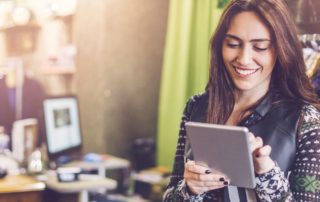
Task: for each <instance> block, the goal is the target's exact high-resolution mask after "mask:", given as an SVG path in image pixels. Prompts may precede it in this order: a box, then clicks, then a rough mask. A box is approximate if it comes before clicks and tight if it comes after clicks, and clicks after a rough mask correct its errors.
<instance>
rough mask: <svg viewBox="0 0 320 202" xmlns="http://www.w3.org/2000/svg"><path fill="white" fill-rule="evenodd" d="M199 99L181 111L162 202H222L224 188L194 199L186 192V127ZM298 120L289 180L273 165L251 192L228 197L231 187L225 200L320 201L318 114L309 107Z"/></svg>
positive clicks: (306, 107) (192, 195)
mask: <svg viewBox="0 0 320 202" xmlns="http://www.w3.org/2000/svg"><path fill="white" fill-rule="evenodd" d="M202 95H203V94H200V95H196V96H193V97H191V98H190V99H189V101H188V102H187V105H186V107H185V109H184V113H183V116H182V120H181V125H180V131H179V138H178V144H177V150H176V155H175V162H174V167H173V173H172V175H171V178H170V183H169V185H168V187H167V190H166V192H165V194H164V201H170V202H171V201H178V202H180V201H181V202H182V201H189V202H198V201H217V202H218V201H224V198H225V195H226V191H225V188H221V189H216V190H212V191H209V192H205V193H203V194H200V195H194V194H192V193H190V192H189V191H188V189H187V187H186V184H185V181H184V179H183V173H184V154H185V144H186V138H187V137H186V132H185V123H186V122H187V121H189V120H190V115H191V112H192V107H193V106H194V104H195V103H196V102H197V100H198V99H200V97H201V96H202ZM300 117H301V120H300V123H301V124H300V125H299V129H298V130H297V131H298V132H299V134H297V135H298V140H297V149H296V158H295V161H294V165H293V167H292V168H291V170H290V171H291V172H290V175H289V177H288V178H286V177H285V175H284V173H283V172H282V171H281V169H280V167H279V166H277V165H276V166H275V168H273V169H272V170H271V171H269V172H267V173H265V174H262V175H256V187H255V189H254V190H249V189H246V190H245V191H243V192H242V193H237V194H236V196H231V195H230V193H232V191H231V190H232V189H233V188H234V187H231V186H229V187H227V189H228V190H229V196H228V197H227V198H230V201H232V202H233V201H240V202H242V201H284V202H286V201H306V202H310V201H320V112H319V111H318V110H317V109H316V108H315V107H314V106H312V105H305V106H303V108H302V111H301V116H300ZM250 118H251V119H252V118H253V119H254V118H256V116H248V119H250ZM251 121H252V120H251ZM251 121H250V120H248V122H251ZM246 122H247V121H246ZM253 122H254V121H253ZM233 190H234V189H233ZM227 193H228V192H227Z"/></svg>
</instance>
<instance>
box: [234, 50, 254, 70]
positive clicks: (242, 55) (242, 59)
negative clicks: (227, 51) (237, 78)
mask: <svg viewBox="0 0 320 202" xmlns="http://www.w3.org/2000/svg"><path fill="white" fill-rule="evenodd" d="M251 60H252V50H251V49H250V48H249V47H248V46H244V47H243V48H242V49H241V51H240V52H239V55H238V57H237V62H238V63H239V64H240V65H243V66H246V65H248V64H250V62H251Z"/></svg>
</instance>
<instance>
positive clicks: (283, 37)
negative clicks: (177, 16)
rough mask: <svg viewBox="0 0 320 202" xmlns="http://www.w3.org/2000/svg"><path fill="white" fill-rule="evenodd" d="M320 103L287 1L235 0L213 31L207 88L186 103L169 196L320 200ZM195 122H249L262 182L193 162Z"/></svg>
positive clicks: (181, 198)
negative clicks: (240, 180) (251, 184)
mask: <svg viewBox="0 0 320 202" xmlns="http://www.w3.org/2000/svg"><path fill="white" fill-rule="evenodd" d="M319 109H320V106H319V102H318V98H317V96H316V95H315V93H314V90H313V88H312V86H311V84H310V81H309V80H308V77H307V76H306V73H305V64H304V62H303V57H302V49H301V45H300V42H299V40H298V38H297V32H296V28H295V25H294V22H293V20H292V19H291V18H290V15H289V12H288V9H287V7H286V4H285V3H284V2H283V0H272V1H270V0H234V1H231V2H230V3H229V4H228V6H227V7H226V9H225V10H224V13H223V15H222V18H221V19H220V22H219V25H218V27H217V29H216V32H215V33H214V35H213V37H212V41H211V68H210V77H209V82H208V84H207V87H206V90H205V92H204V93H202V94H200V95H196V96H193V97H191V98H190V100H189V101H188V102H187V105H186V107H185V111H184V114H183V118H182V121H181V125H180V126H181V127H180V132H179V139H178V145H177V150H176V156H175V164H174V168H173V173H172V176H171V180H170V183H169V185H168V187H167V191H166V193H165V195H164V201H240V202H245V201H316V200H318V199H319V198H320V188H319V186H317V184H319V183H320V174H319V173H318V170H317V169H318V167H320V152H317V151H320V146H319V141H318V139H319V138H320V111H319ZM188 121H192V122H207V123H214V124H224V125H238V126H245V127H247V128H248V129H249V131H250V132H251V134H250V137H249V142H250V147H251V152H252V159H253V163H254V168H255V173H256V178H255V182H256V187H255V188H254V189H245V188H241V187H232V186H228V184H229V183H230V182H229V181H228V180H226V179H228V178H227V176H226V175H225V174H223V170H222V171H219V172H218V171H217V170H215V168H210V167H204V166H200V165H199V164H198V162H195V161H193V160H192V159H193V155H192V148H191V147H190V144H189V141H188V139H187V136H186V130H185V123H186V122H188ZM227 149H229V148H228V145H226V150H227ZM222 155H223V154H222ZM184 159H189V161H187V162H185V161H184ZM235 166H238V165H235ZM221 172H222V173H221ZM310 186H311V187H312V188H311V187H310Z"/></svg>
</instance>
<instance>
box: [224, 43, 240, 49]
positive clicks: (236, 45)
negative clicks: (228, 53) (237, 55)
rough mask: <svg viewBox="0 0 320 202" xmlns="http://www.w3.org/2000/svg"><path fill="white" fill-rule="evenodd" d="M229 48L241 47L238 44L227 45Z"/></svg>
mask: <svg viewBox="0 0 320 202" xmlns="http://www.w3.org/2000/svg"><path fill="white" fill-rule="evenodd" d="M227 46H228V47H230V48H238V47H240V44H236V43H227Z"/></svg>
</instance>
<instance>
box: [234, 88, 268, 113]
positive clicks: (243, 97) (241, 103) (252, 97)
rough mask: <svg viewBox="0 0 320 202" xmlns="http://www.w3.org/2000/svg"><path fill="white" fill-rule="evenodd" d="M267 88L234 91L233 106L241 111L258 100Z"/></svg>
mask: <svg viewBox="0 0 320 202" xmlns="http://www.w3.org/2000/svg"><path fill="white" fill-rule="evenodd" d="M267 92H268V89H265V90H264V91H261V90H260V91H257V92H256V91H236V92H235V108H236V109H238V110H239V111H243V110H245V109H247V108H249V107H250V106H252V105H254V104H255V103H256V102H257V101H258V100H260V99H261V98H262V97H263V96H264V95H265V94H266V93H267Z"/></svg>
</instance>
